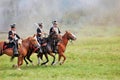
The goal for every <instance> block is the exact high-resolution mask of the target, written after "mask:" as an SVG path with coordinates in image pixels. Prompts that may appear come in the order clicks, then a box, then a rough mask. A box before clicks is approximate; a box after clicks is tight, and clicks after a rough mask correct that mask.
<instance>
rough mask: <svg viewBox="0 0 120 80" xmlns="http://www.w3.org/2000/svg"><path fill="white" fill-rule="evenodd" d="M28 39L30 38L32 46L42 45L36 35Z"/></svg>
mask: <svg viewBox="0 0 120 80" xmlns="http://www.w3.org/2000/svg"><path fill="white" fill-rule="evenodd" d="M28 40H29V42H30V45H31V46H32V47H34V48H39V47H40V44H39V43H38V41H37V38H36V35H34V36H33V37H29V38H28Z"/></svg>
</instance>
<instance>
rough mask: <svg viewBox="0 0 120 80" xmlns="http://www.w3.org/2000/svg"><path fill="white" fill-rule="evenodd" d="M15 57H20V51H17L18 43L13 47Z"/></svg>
mask: <svg viewBox="0 0 120 80" xmlns="http://www.w3.org/2000/svg"><path fill="white" fill-rule="evenodd" d="M13 56H14V57H18V56H19V53H18V49H17V44H16V43H15V44H14V47H13Z"/></svg>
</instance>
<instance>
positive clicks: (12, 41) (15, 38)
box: [8, 24, 20, 57]
mask: <svg viewBox="0 0 120 80" xmlns="http://www.w3.org/2000/svg"><path fill="white" fill-rule="evenodd" d="M10 26H11V30H10V31H9V32H8V40H9V43H10V44H11V45H12V46H13V56H15V57H17V56H18V55H19V53H18V43H17V42H18V39H20V37H19V35H18V34H17V33H16V28H15V24H12V25H10Z"/></svg>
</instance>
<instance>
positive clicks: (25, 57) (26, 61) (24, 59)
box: [24, 57, 28, 66]
mask: <svg viewBox="0 0 120 80" xmlns="http://www.w3.org/2000/svg"><path fill="white" fill-rule="evenodd" d="M24 61H25V63H26V65H27V66H28V62H27V60H26V57H24Z"/></svg>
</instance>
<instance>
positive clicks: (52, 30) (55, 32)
mask: <svg viewBox="0 0 120 80" xmlns="http://www.w3.org/2000/svg"><path fill="white" fill-rule="evenodd" d="M52 24H53V26H52V27H51V28H50V31H49V35H50V38H51V40H52V41H53V46H52V47H53V52H54V53H57V52H58V49H57V45H58V42H59V41H60V39H58V37H57V36H58V35H59V34H60V33H61V31H60V29H59V28H58V26H57V21H53V22H52ZM52 36H53V37H52Z"/></svg>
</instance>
